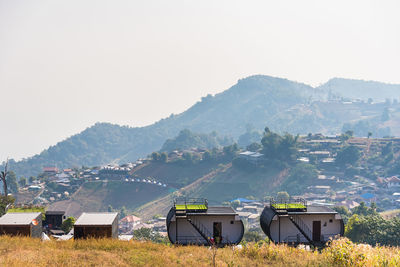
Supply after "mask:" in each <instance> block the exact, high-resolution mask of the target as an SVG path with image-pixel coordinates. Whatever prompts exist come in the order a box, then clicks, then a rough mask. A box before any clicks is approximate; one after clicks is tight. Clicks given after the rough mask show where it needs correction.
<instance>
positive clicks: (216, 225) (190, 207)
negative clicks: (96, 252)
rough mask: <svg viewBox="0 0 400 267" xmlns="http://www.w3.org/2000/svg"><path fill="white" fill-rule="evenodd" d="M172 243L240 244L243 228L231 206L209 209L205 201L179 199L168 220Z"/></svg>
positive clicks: (169, 235)
mask: <svg viewBox="0 0 400 267" xmlns="http://www.w3.org/2000/svg"><path fill="white" fill-rule="evenodd" d="M166 223H167V232H168V238H169V240H170V241H171V243H173V244H183V245H187V244H197V245H213V244H216V245H218V246H223V245H228V244H238V243H239V242H240V241H241V240H242V237H243V234H244V225H243V222H242V220H241V219H240V217H239V215H238V214H237V213H236V212H235V211H234V210H233V209H232V208H231V207H209V206H208V202H207V200H206V199H186V198H178V199H175V200H174V205H173V207H172V208H171V210H170V211H169V213H168V215H167V219H166Z"/></svg>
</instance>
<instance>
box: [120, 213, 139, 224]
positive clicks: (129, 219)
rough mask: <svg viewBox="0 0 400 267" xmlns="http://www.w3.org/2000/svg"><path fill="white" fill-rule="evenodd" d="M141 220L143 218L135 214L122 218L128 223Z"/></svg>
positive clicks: (122, 220)
mask: <svg viewBox="0 0 400 267" xmlns="http://www.w3.org/2000/svg"><path fill="white" fill-rule="evenodd" d="M140 220H141V219H140V218H139V217H136V216H135V215H128V216H126V217H124V218H122V219H121V222H128V223H130V222H138V221H140Z"/></svg>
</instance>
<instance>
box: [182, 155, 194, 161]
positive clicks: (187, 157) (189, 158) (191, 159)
mask: <svg viewBox="0 0 400 267" xmlns="http://www.w3.org/2000/svg"><path fill="white" fill-rule="evenodd" d="M182 158H183V159H184V160H185V161H186V162H188V163H193V154H192V153H190V152H185V153H183V155H182Z"/></svg>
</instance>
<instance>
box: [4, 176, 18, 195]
mask: <svg viewBox="0 0 400 267" xmlns="http://www.w3.org/2000/svg"><path fill="white" fill-rule="evenodd" d="M6 181H7V186H8V188H9V189H10V191H11V192H12V193H17V192H18V183H17V176H16V175H15V173H14V172H13V171H10V172H8V175H7V177H6Z"/></svg>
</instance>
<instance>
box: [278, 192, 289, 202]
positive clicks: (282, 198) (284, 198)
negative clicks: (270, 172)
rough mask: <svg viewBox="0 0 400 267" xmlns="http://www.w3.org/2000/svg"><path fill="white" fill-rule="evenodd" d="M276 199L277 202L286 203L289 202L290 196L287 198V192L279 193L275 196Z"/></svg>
mask: <svg viewBox="0 0 400 267" xmlns="http://www.w3.org/2000/svg"><path fill="white" fill-rule="evenodd" d="M276 198H277V199H278V201H284V202H287V201H289V198H290V196H289V194H288V192H286V191H281V192H278V193H277V194H276Z"/></svg>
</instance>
